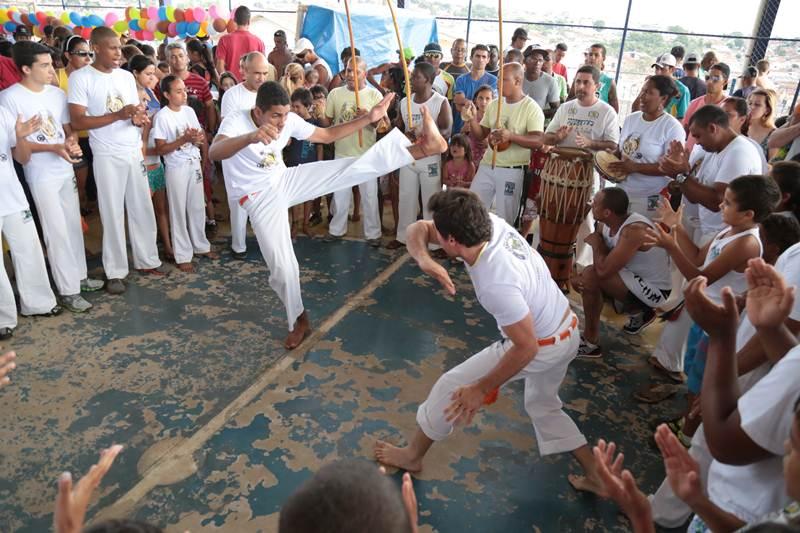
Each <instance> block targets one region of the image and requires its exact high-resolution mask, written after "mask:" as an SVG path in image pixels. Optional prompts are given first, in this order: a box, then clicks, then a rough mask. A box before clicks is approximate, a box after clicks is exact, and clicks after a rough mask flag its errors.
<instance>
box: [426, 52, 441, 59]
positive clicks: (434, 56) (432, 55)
mask: <svg viewBox="0 0 800 533" xmlns="http://www.w3.org/2000/svg"><path fill="white" fill-rule="evenodd" d="M425 57H430V58H432V59H438V58H440V57H442V54H439V53H437V52H434V53H427V54H425Z"/></svg>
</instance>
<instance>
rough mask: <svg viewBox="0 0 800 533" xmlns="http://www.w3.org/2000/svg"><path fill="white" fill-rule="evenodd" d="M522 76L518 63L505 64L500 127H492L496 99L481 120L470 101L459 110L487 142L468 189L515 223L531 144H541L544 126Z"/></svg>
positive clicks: (540, 109)
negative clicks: (524, 85) (523, 87)
mask: <svg viewBox="0 0 800 533" xmlns="http://www.w3.org/2000/svg"><path fill="white" fill-rule="evenodd" d="M524 78H525V73H524V70H523V68H522V65H520V64H519V63H509V64H507V65H504V68H503V97H504V98H505V100H504V102H503V106H502V108H501V112H500V128H498V129H494V127H495V121H496V120H497V106H498V105H499V102H498V100H494V101H492V103H490V104H489V107H487V108H486V113H485V114H484V115H483V120H481V121H480V122H478V118H477V116H478V113H477V110H476V109H475V104H473V103H472V102H471V101H467V103H466V104H464V109H463V111H462V115H463V117H464V119H465V120H469V123H470V131H471V132H472V136H473V138H475V139H476V140H478V141H482V140H483V139H485V138H486V137H487V136H488V137H489V145H490V149H489V150H486V154H485V155H484V156H483V160H482V161H481V164H480V167H479V168H478V172H477V173H476V174H475V179H474V180H473V181H472V186H471V187H470V190H471V191H473V192H474V193H475V194H477V195H478V197H479V198H480V199H481V202H482V203H483V205H484V206H485V207H486V208H487V209H488V208H490V207H491V206H492V203H493V202H494V204H495V209H496V211H497V215H498V216H500V217H501V218H503V219H504V220H505V221H506V222H508V223H509V224H514V221H515V220H516V219H517V215H518V214H519V209H520V202H521V200H522V193H523V190H522V182H523V178H524V176H525V168H526V167H527V166H528V165H529V164H530V160H531V148H538V147H540V146H541V145H542V142H541V138H542V130H543V129H544V113H543V112H542V108H541V107H539V105H538V104H537V103H536V102H535V101H534V100H533V99H532V98H531V97H529V96H527V95H525V93H523V92H522V81H523V79H524ZM509 143H510V144H509ZM492 147H494V149H496V150H497V157H496V160H495V168H492V154H493V151H492Z"/></svg>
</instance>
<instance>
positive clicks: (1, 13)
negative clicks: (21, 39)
mask: <svg viewBox="0 0 800 533" xmlns="http://www.w3.org/2000/svg"><path fill="white" fill-rule="evenodd" d="M6 22H8V12H7V11H6V10H5V9H0V24H5V23H6Z"/></svg>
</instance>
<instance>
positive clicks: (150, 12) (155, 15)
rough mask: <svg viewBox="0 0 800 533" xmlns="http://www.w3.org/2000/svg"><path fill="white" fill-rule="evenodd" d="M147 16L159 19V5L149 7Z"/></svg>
mask: <svg viewBox="0 0 800 533" xmlns="http://www.w3.org/2000/svg"><path fill="white" fill-rule="evenodd" d="M147 18H149V19H156V20H158V8H157V7H148V8H147Z"/></svg>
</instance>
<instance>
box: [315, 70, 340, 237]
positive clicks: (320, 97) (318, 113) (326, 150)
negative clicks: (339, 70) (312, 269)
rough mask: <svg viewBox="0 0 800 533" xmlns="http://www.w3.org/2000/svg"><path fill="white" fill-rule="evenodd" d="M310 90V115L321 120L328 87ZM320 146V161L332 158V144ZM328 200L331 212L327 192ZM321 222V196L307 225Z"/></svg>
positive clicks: (330, 195)
mask: <svg viewBox="0 0 800 533" xmlns="http://www.w3.org/2000/svg"><path fill="white" fill-rule="evenodd" d="M310 91H311V98H313V99H314V103H313V104H312V106H311V116H313V117H314V118H315V119H317V120H322V117H324V116H325V104H326V103H327V100H328V89H326V88H325V87H323V86H322V85H314V86H313V87H311V89H310ZM321 146H322V157H321V158H320V161H331V160H333V157H334V154H333V144H323V145H321ZM326 199H327V202H328V213H330V212H331V202H332V201H333V195H332V194H329V195H328V196H327V197H326ZM328 221H330V215H329V216H328ZM321 222H322V198H317V199H315V200H314V202H313V208H312V210H311V219H310V220H309V226H316V225H317V224H320V223H321Z"/></svg>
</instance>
